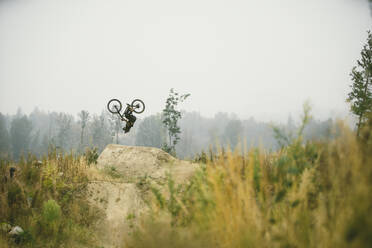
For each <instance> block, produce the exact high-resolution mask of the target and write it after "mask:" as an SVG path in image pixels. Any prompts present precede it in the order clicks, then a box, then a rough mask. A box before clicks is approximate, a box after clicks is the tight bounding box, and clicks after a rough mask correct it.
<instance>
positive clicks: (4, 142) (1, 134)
mask: <svg viewBox="0 0 372 248" xmlns="http://www.w3.org/2000/svg"><path fill="white" fill-rule="evenodd" d="M9 143H10V138H9V132H8V128H7V126H6V119H5V116H4V115H2V114H1V113H0V157H2V156H6V155H7V154H8V153H9V147H10V145H9Z"/></svg>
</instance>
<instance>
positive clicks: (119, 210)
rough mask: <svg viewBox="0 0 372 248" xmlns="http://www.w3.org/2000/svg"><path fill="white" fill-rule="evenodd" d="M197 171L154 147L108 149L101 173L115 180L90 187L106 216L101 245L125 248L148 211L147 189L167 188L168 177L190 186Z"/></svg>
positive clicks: (101, 225)
mask: <svg viewBox="0 0 372 248" xmlns="http://www.w3.org/2000/svg"><path fill="white" fill-rule="evenodd" d="M197 167H198V165H197V164H193V163H190V162H187V161H181V160H178V159H176V158H174V157H172V156H170V155H169V154H167V153H165V152H163V151H162V150H160V149H157V148H153V147H131V146H121V145H108V146H107V147H106V148H105V150H104V151H103V152H102V153H101V155H100V156H99V158H98V164H97V169H98V170H99V172H98V173H100V174H106V175H111V177H106V179H105V180H96V181H92V182H91V183H90V184H89V186H88V194H89V200H90V202H91V203H92V204H93V205H95V206H97V207H98V208H99V209H100V210H101V212H102V213H103V218H102V220H101V221H100V222H99V223H98V230H99V232H98V233H97V235H98V237H99V240H100V243H101V244H100V245H101V246H102V247H104V248H118V247H125V245H124V235H123V234H124V233H126V232H129V231H130V230H131V227H132V226H133V225H135V223H136V221H137V219H138V218H139V216H141V214H143V213H145V212H146V211H147V210H148V207H147V205H146V204H145V200H146V198H147V196H148V195H149V187H147V186H149V185H154V184H155V185H163V184H165V182H166V179H167V174H168V173H170V174H171V175H172V178H173V179H174V180H175V181H176V183H182V182H186V181H187V180H188V179H189V178H190V177H191V176H192V175H193V172H194V171H195V169H196V168H197Z"/></svg>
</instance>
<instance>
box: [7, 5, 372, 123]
mask: <svg viewBox="0 0 372 248" xmlns="http://www.w3.org/2000/svg"><path fill="white" fill-rule="evenodd" d="M371 24H372V19H371V16H370V12H369V8H368V2H367V1H364V0H327V1H324V0H282V1H275V0H267V1H259V0H256V1H253V0H252V1H235V0H234V1H232V0H229V1H218V0H210V1H209V0H207V1H204V0H203V1H201V0H198V1H194V0H189V1H174V0H169V1H166V0H159V1H126V0H112V1H107V0H106V1H97V0H89V1H87V0H86V1H83V0H63V1H56V0H12V1H11V0H3V1H0V112H2V113H9V114H14V113H15V112H16V110H17V108H19V107H21V108H22V110H23V111H24V112H25V113H30V112H31V111H32V110H33V109H34V108H35V107H38V108H39V109H41V110H48V111H49V110H50V111H64V112H68V113H72V114H74V115H76V114H77V113H78V112H79V111H80V110H82V109H85V110H88V111H89V112H92V113H100V112H101V111H102V110H103V109H105V107H106V103H107V101H108V100H109V99H110V98H119V99H121V100H122V101H124V102H126V101H127V102H129V101H131V100H132V99H134V98H141V99H143V100H144V101H145V103H146V107H147V108H146V111H145V113H144V114H143V116H148V115H151V114H155V113H157V112H160V111H161V110H162V109H163V107H164V102H165V99H166V97H167V95H168V92H169V89H170V88H175V89H176V90H177V91H179V92H182V93H191V97H190V98H189V99H188V100H187V101H186V102H185V103H184V104H183V105H182V108H183V109H185V110H186V111H196V112H199V113H200V114H201V115H203V116H206V117H213V116H214V115H215V114H216V113H217V112H220V111H221V112H233V113H236V114H237V116H239V117H240V118H249V117H251V116H253V117H254V118H256V119H258V120H263V121H269V120H273V121H286V120H287V117H288V115H289V114H291V115H292V116H294V117H296V116H297V115H298V114H299V113H300V112H301V109H302V104H303V102H304V101H306V100H310V101H311V104H312V107H313V115H314V116H317V118H319V119H327V118H328V117H344V116H347V115H348V113H349V107H348V106H347V104H346V102H345V99H346V96H347V93H348V92H349V91H350V90H349V85H350V84H351V80H350V76H349V73H350V71H351V69H352V67H353V66H354V65H356V60H357V59H358V58H359V56H360V50H361V48H362V45H363V44H364V43H365V40H366V37H367V33H366V32H367V30H368V29H370V28H371V26H372V25H371Z"/></svg>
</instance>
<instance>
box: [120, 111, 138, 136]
mask: <svg viewBox="0 0 372 248" xmlns="http://www.w3.org/2000/svg"><path fill="white" fill-rule="evenodd" d="M124 116H125V118H127V124H126V125H125V127H124V128H123V130H124V133H127V132H129V130H130V128H131V127H133V125H134V123H135V122H136V120H137V118H136V117H135V116H134V115H133V108H132V106H130V105H128V107H127V108H126V109H125V111H124Z"/></svg>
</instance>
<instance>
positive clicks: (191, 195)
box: [129, 122, 372, 248]
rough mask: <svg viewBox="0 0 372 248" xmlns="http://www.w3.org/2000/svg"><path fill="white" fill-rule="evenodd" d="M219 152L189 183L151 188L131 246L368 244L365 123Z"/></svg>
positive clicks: (370, 190)
mask: <svg viewBox="0 0 372 248" xmlns="http://www.w3.org/2000/svg"><path fill="white" fill-rule="evenodd" d="M337 130H338V136H337V138H335V139H333V140H329V141H323V142H315V141H314V142H307V143H305V144H304V142H303V141H302V138H301V137H302V136H301V133H299V134H300V135H299V136H298V138H296V139H294V140H292V141H291V143H290V145H289V146H287V147H284V148H283V149H281V150H280V151H278V152H272V153H267V152H265V151H263V150H260V149H252V150H250V151H249V152H248V153H245V154H242V153H241V152H240V151H234V152H232V151H227V152H225V151H223V152H222V151H220V153H219V154H218V155H216V156H211V157H210V158H209V159H208V161H207V163H206V165H205V166H204V167H203V169H202V170H200V171H199V172H198V173H197V174H196V175H195V177H194V179H193V180H192V181H191V182H190V184H188V185H181V186H177V185H174V183H173V182H172V180H171V179H170V180H169V184H168V192H167V193H166V194H161V193H160V191H159V190H157V189H154V190H153V191H154V195H155V199H156V200H155V203H154V204H155V205H153V213H152V216H151V220H150V221H146V222H144V224H143V225H142V226H141V227H140V228H139V229H138V230H137V231H136V232H134V234H133V235H132V239H131V241H130V244H129V246H130V247H221V248H225V247H226V248H228V247H372V215H371V211H372V137H371V136H372V132H371V130H372V122H371V123H370V125H369V126H368V127H366V128H365V129H364V131H363V133H362V135H361V137H360V138H357V137H356V135H355V133H354V132H353V131H351V130H350V129H349V128H348V127H347V126H344V125H343V124H342V122H341V123H339V124H338V127H337Z"/></svg>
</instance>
